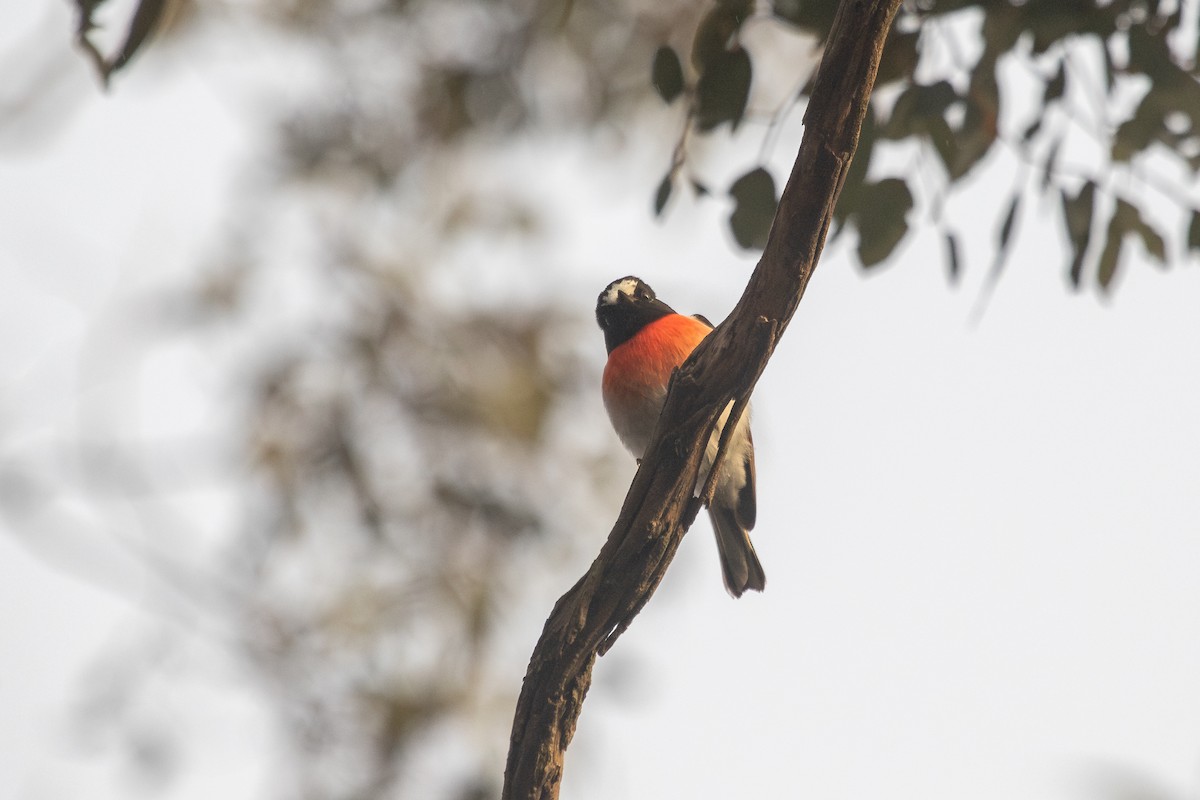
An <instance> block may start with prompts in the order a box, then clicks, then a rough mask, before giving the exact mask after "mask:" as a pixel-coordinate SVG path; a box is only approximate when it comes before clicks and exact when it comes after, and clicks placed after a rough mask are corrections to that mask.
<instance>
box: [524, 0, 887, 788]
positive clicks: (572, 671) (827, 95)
mask: <svg viewBox="0 0 1200 800" xmlns="http://www.w3.org/2000/svg"><path fill="white" fill-rule="evenodd" d="M899 6H900V0H873V1H871V2H854V3H851V2H843V3H842V4H841V5H840V6H839V9H838V13H837V17H836V19H835V21H834V26H833V31H832V34H831V37H830V42H829V46H828V48H827V50H826V52H825V57H824V60H823V63H822V68H821V70H820V71H819V73H818V75H817V77H816V82H815V85H814V90H813V95H812V99H811V101H810V104H809V107H808V110H807V111H806V112H805V134H804V140H803V142H802V143H801V145H800V151H799V154H798V155H797V157H796V162H795V165H794V166H793V169H792V175H791V178H790V180H789V181H788V185H787V187H786V188H785V190H784V192H783V197H782V199H781V201H780V204H779V211H778V213H777V215H776V217H775V221H774V224H773V226H772V229H771V234H770V237H769V238H768V241H767V245H766V249H765V251H764V253H763V257H762V259H761V260H760V261H759V263H758V267H757V268H756V269H755V271H754V274H753V276H752V277H751V279H750V283H749V285H748V286H747V287H746V291H745V293H744V294H743V295H742V298H741V300H739V302H738V304H737V307H736V308H735V309H734V311H733V313H732V314H731V315H730V316H729V318H728V319H727V320H726V321H725V322H724V323H722V324H721V325H720V326H719V327H718V328H717V329H716V331H714V332H713V334H712V335H711V336H709V337H708V339H706V340H705V342H704V344H703V345H702V346H701V347H699V348H697V350H696V352H695V353H694V354H693V355H692V357H691V358H689V359H688V361H687V363H686V364H684V366H683V367H682V368H681V369H680V371H679V373H678V374H677V375H676V376H675V380H674V381H673V388H672V390H671V392H670V393H669V395H668V397H667V401H666V405H665V408H664V409H663V414H662V417H661V418H660V419H659V424H658V426H657V429H656V432H655V435H654V437H653V441H652V442H651V445H650V447H649V449H648V452H647V455H646V457H645V458H644V459H643V461H642V464H641V467H640V468H639V469H638V473H637V476H636V477H635V478H634V481H633V485H632V487H631V488H630V490H629V494H628V496H627V497H626V499H625V504H624V507H623V508H622V509H621V514H620V517H619V518H618V519H617V522H616V524H615V525H614V526H613V529H612V532H611V533H610V534H609V537H608V540H607V541H606V542H605V544H604V547H603V548H602V549H601V551H600V554H599V556H597V558H596V560H595V561H594V562H593V564H592V566H591V568H590V569H589V570H588V572H587V574H585V575H584V576H583V577H582V578H581V579H580V580H579V582H578V583H576V584H575V586H573V587H572V588H571V590H570V591H568V592H567V593H566V594H565V595H563V597H562V598H560V599H559V601H558V603H557V604H556V605H555V607H554V610H553V611H552V612H551V614H550V618H549V619H548V620H547V621H546V625H545V628H544V629H543V631H542V636H541V638H540V639H539V641H538V643H537V645H536V646H535V648H534V651H533V655H532V657H531V658H530V662H529V668H528V671H527V672H526V675H525V682H524V685H523V686H522V689H521V696H520V699H519V700H518V701H517V709H516V715H515V719H514V721H513V730H512V738H511V740H510V744H509V754H508V762H507V765H506V768H505V775H504V791H503V794H502V797H503V798H504V799H505V800H515V799H516V798H556V797H557V796H558V790H559V785H560V783H561V780H562V773H563V757H564V753H565V750H566V747H567V745H568V744H569V743H570V741H571V737H572V736H573V734H574V732H575V725H576V723H577V721H578V719H579V713H580V711H581V710H582V705H583V699H584V696H585V695H586V693H587V690H588V687H589V685H590V684H591V674H592V667H593V665H594V664H595V660H596V656H597V655H602V654H603V653H604V652H606V651H607V650H608V648H610V647H611V646H612V644H613V642H614V640H615V639H616V637H617V636H619V635H620V633H621V632H623V631H624V630H625V628H626V627H627V626H628V625H629V624H630V622H631V621H632V619H633V617H634V616H636V615H637V613H638V611H640V609H641V608H642V607H643V606H644V605H645V604H646V603H647V602H648V601H649V599H650V597H651V596H652V595H653V593H654V590H655V589H656V588H657V586H658V584H659V582H660V581H661V580H662V577H663V575H664V574H665V572H666V569H667V566H668V565H669V564H670V562H671V559H672V558H673V557H674V554H675V551H676V549H677V548H678V546H679V543H680V541H681V540H682V538H683V535H684V533H685V532H686V531H687V528H688V526H689V525H690V524H691V522H692V520H694V519H695V516H696V513H697V511H698V509H699V504H698V502H696V501H695V500H694V498H693V490H694V487H695V485H696V479H697V475H698V472H699V468H700V461H701V457H702V453H703V451H704V449H705V447H706V445H707V442H708V438H709V435H710V432H711V431H712V430H713V427H714V426H715V424H716V422H717V419H718V418H719V416H720V414H721V412H722V411H723V410H724V409H725V407H726V406H728V405H729V404H730V403H731V402H732V403H742V402H744V401H745V400H746V398H748V397H749V396H750V393H751V391H752V390H753V388H754V384H755V383H756V382H757V380H758V377H759V375H761V373H762V371H763V369H764V368H765V367H766V364H767V361H768V359H769V358H770V356H771V353H772V352H773V350H774V348H775V345H776V344H777V342H778V339H779V337H780V336H781V335H782V333H783V331H784V329H786V327H787V324H788V322H789V321H790V319H791V317H792V314H793V313H795V310H796V307H797V306H798V304H799V302H800V298H801V297H802V296H803V294H804V288H805V286H806V285H807V284H808V280H809V278H810V277H811V275H812V272H813V269H814V267H815V266H816V262H817V259H818V257H819V255H820V252H821V248H822V247H823V245H824V242H825V236H826V233H827V231H828V230H829V225H830V222H831V221H832V219H833V211H834V206H835V204H836V202H837V199H838V196H839V194H840V192H841V188H842V185H843V183H844V181H845V179H846V174H847V171H848V169H849V166H850V161H851V159H852V157H853V155H854V150H855V147H856V146H857V143H858V135H859V130H860V129H861V126H862V121H863V118H864V116H865V114H866V110H867V101H868V99H869V97H870V94H871V90H872V88H873V87H874V83H875V75H876V72H877V69H878V66H879V59H880V55H881V54H882V51H883V45H884V41H885V38H886V36H887V32H888V30H889V29H890V27H891V21H892V19H893V17H894V16H895V14H896V11H897V9H898V8H899Z"/></svg>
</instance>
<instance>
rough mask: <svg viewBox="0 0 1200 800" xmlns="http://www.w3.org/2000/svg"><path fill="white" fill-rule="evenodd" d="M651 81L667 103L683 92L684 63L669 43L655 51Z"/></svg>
mask: <svg viewBox="0 0 1200 800" xmlns="http://www.w3.org/2000/svg"><path fill="white" fill-rule="evenodd" d="M650 82H651V83H653V84H654V89H655V91H657V92H658V96H659V97H661V98H662V99H663V102H665V103H670V102H671V101H673V100H674V99H675V98H676V97H679V95H680V94H682V93H683V65H682V64H680V63H679V56H678V55H677V54H676V53H675V51H674V50H673V49H672V48H670V47H668V46H667V45H663V46H662V47H660V48H658V50H657V51H656V52H655V53H654V66H653V67H652V68H651V69H650Z"/></svg>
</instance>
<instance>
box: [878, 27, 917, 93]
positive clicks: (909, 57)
mask: <svg viewBox="0 0 1200 800" xmlns="http://www.w3.org/2000/svg"><path fill="white" fill-rule="evenodd" d="M919 38H920V34H919V33H918V32H916V31H914V32H912V33H901V32H900V31H899V30H898V29H896V28H892V31H891V33H889V34H888V38H887V42H886V43H885V44H884V46H883V54H882V55H881V56H880V59H879V69H878V71H877V73H876V76H875V84H876V85H877V86H881V85H883V84H885V83H890V82H891V81H895V80H900V79H901V78H911V77H912V74H913V70H915V69H916V67H917V58H918V54H917V40H918V39H919Z"/></svg>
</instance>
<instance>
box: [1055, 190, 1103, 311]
mask: <svg viewBox="0 0 1200 800" xmlns="http://www.w3.org/2000/svg"><path fill="white" fill-rule="evenodd" d="M1095 203H1096V184H1095V183H1094V182H1093V181H1088V182H1087V183H1085V184H1084V185H1083V188H1081V189H1080V190H1079V194H1077V195H1075V196H1074V197H1071V196H1070V195H1068V194H1067V193H1066V191H1065V190H1064V191H1063V192H1062V205H1063V222H1064V223H1065V225H1066V228H1067V238H1068V239H1069V240H1070V241H1071V248H1072V250H1073V251H1074V256H1073V258H1072V259H1071V266H1070V268H1069V270H1068V272H1067V274H1068V276H1069V277H1070V279H1071V285H1072V286H1074V287H1075V288H1079V284H1080V280H1081V279H1082V276H1083V259H1084V257H1085V256H1086V255H1087V247H1088V241H1089V240H1090V239H1091V235H1092V215H1093V213H1094V210H1095Z"/></svg>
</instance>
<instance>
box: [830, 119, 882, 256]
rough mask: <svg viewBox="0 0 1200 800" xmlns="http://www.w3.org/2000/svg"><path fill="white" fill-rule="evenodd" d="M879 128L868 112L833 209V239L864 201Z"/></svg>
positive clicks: (831, 238)
mask: <svg viewBox="0 0 1200 800" xmlns="http://www.w3.org/2000/svg"><path fill="white" fill-rule="evenodd" d="M877 130H878V128H877V126H876V124H875V115H874V114H870V113H868V114H867V115H866V116H865V117H864V118H863V125H862V130H861V131H860V132H859V134H858V147H857V148H856V149H855V151H854V155H853V157H852V158H851V161H850V169H849V170H848V171H847V172H846V182H845V183H844V184H842V193H841V195H840V196H839V197H838V203H837V206H835V207H834V209H833V218H834V221H835V222H837V223H838V224H837V225H836V226H835V227H834V228H833V229H832V231H831V232H830V235H829V238H830V240H831V241H832V240H833V239H835V238H836V237H837V235H838V234H839V233H840V232H841V231H843V230H845V226H844V223H845V222H846V220H847V219H848V218H849V217H850V216H851V215H853V214H854V213H855V212H856V211H857V210H858V208H859V205H860V203H861V202H862V201H863V197H864V183H865V181H866V178H867V171H868V169H869V168H870V166H871V155H872V153H873V152H874V151H875V140H876V139H877V138H878V135H877Z"/></svg>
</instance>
